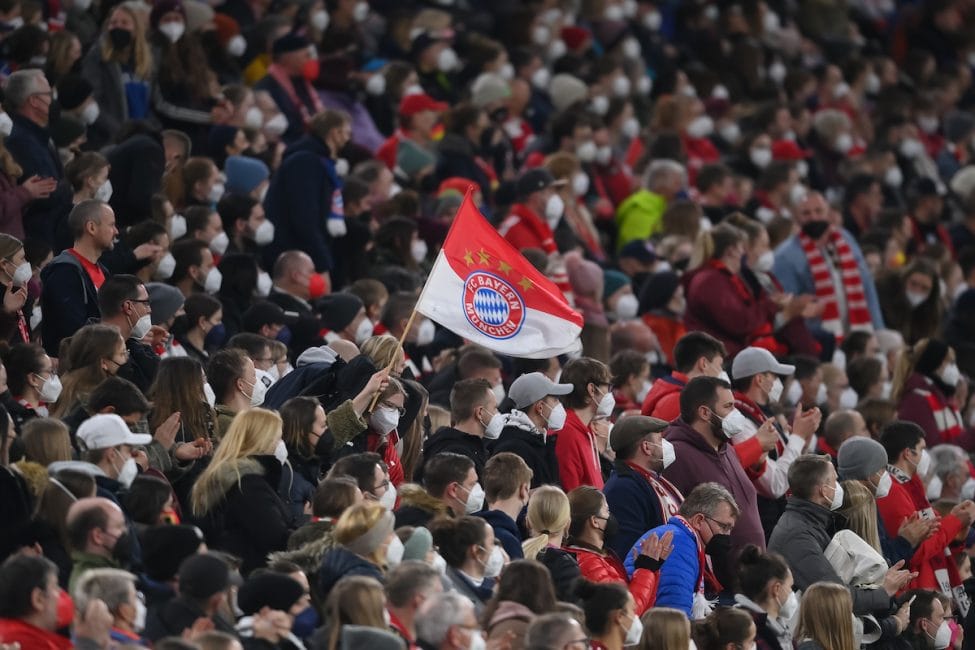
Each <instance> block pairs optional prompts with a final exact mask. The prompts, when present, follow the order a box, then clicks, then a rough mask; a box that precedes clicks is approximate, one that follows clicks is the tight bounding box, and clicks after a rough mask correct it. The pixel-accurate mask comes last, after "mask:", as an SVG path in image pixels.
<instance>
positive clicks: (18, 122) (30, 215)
mask: <svg viewBox="0 0 975 650" xmlns="http://www.w3.org/2000/svg"><path fill="white" fill-rule="evenodd" d="M10 119H11V120H13V123H14V124H13V128H12V129H11V131H10V135H9V136H8V137H7V138H5V140H4V146H5V147H7V151H9V152H10V155H12V156H13V157H14V160H16V161H17V164H18V165H20V166H21V168H22V169H23V170H24V171H23V175H22V176H21V177H20V178H19V179H17V180H18V182H20V181H23V180H26V179H28V178H30V177H31V176H35V175H36V176H40V177H41V178H53V179H55V180H57V181H58V183H59V184H58V188H57V189H56V190H54V192H52V193H51V196H49V197H48V198H46V199H37V200H35V201H31V202H30V203H28V204H27V205H26V206H25V207H24V232H25V233H26V234H27V236H28V237H34V238H36V239H40V240H41V241H46V242H47V243H48V244H50V245H51V246H52V247H53V248H54V252H55V253H59V252H60V251H61V247H60V246H57V241H56V240H57V239H58V237H57V235H58V231H59V230H64V229H65V226H66V220H67V218H68V212H70V211H71V198H72V193H71V186H70V185H69V184H68V183H66V182H61V181H62V180H63V179H64V168H63V167H62V166H61V159H60V157H58V152H57V149H55V148H54V145H53V144H52V143H51V135H50V133H49V132H48V130H47V129H46V128H44V127H42V126H38V125H37V124H35V123H34V122H31V121H30V120H28V119H27V118H26V117H22V116H20V115H18V114H17V113H16V112H11V113H10ZM44 316H45V317H46V316H47V310H45V311H44Z"/></svg>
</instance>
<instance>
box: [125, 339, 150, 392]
mask: <svg viewBox="0 0 975 650" xmlns="http://www.w3.org/2000/svg"><path fill="white" fill-rule="evenodd" d="M125 349H127V350H128V351H129V360H128V361H126V362H125V365H124V366H122V367H121V368H119V369H118V376H119V377H121V378H122V379H128V380H129V381H131V382H132V383H133V384H135V385H136V386H138V387H139V390H141V391H142V392H143V393H148V392H149V387H150V386H152V382H154V381H156V372H157V371H158V370H159V355H158V354H156V353H155V351H154V350H153V349H152V348H151V347H149V346H148V345H146V344H144V343H141V342H139V341H137V340H135V339H133V338H128V339H125Z"/></svg>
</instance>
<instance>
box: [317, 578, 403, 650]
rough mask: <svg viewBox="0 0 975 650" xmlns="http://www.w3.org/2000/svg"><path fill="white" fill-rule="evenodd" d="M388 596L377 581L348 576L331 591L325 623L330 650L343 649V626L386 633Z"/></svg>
mask: <svg viewBox="0 0 975 650" xmlns="http://www.w3.org/2000/svg"><path fill="white" fill-rule="evenodd" d="M385 608H386V594H385V593H384V592H383V586H382V585H381V584H379V581H378V580H376V579H375V578H370V577H367V576H349V577H347V578H342V579H341V580H339V582H338V583H337V584H336V585H335V587H333V588H332V591H331V593H329V594H328V599H327V600H326V601H325V614H326V620H328V621H329V632H328V645H327V646H326V647H327V648H328V650H338V648H340V647H341V643H340V639H341V638H342V626H343V625H364V626H366V627H374V628H376V629H379V630H387V629H388V627H387V625H386V620H385V618H384V617H383V610H384V609H385Z"/></svg>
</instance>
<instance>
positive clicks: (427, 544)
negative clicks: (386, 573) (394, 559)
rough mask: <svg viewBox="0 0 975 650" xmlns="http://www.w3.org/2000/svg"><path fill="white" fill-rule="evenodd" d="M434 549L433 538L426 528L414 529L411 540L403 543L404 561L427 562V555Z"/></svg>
mask: <svg viewBox="0 0 975 650" xmlns="http://www.w3.org/2000/svg"><path fill="white" fill-rule="evenodd" d="M431 548H433V536H432V535H431V534H430V531H429V530H427V529H426V528H424V527H422V526H419V527H417V528H414V529H413V534H412V535H410V538H409V539H408V540H406V541H405V542H403V559H404V560H419V561H420V562H426V560H427V553H429V552H430V549H431Z"/></svg>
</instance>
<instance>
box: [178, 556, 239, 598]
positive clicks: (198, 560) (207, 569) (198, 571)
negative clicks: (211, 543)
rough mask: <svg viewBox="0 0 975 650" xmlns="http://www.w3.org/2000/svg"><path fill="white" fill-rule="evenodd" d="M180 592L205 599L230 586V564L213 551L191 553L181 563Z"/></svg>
mask: <svg viewBox="0 0 975 650" xmlns="http://www.w3.org/2000/svg"><path fill="white" fill-rule="evenodd" d="M178 579H179V593H180V595H183V596H189V597H190V598H196V599H198V600H204V599H206V598H209V597H210V596H212V595H214V594H216V593H219V592H221V591H223V590H224V589H226V588H227V587H229V586H230V565H228V564H227V563H226V562H225V561H224V559H223V558H221V557H220V556H218V555H215V554H213V553H201V554H196V555H191V556H190V557H188V558H186V559H185V560H183V562H182V564H180V565H179V578H178Z"/></svg>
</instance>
